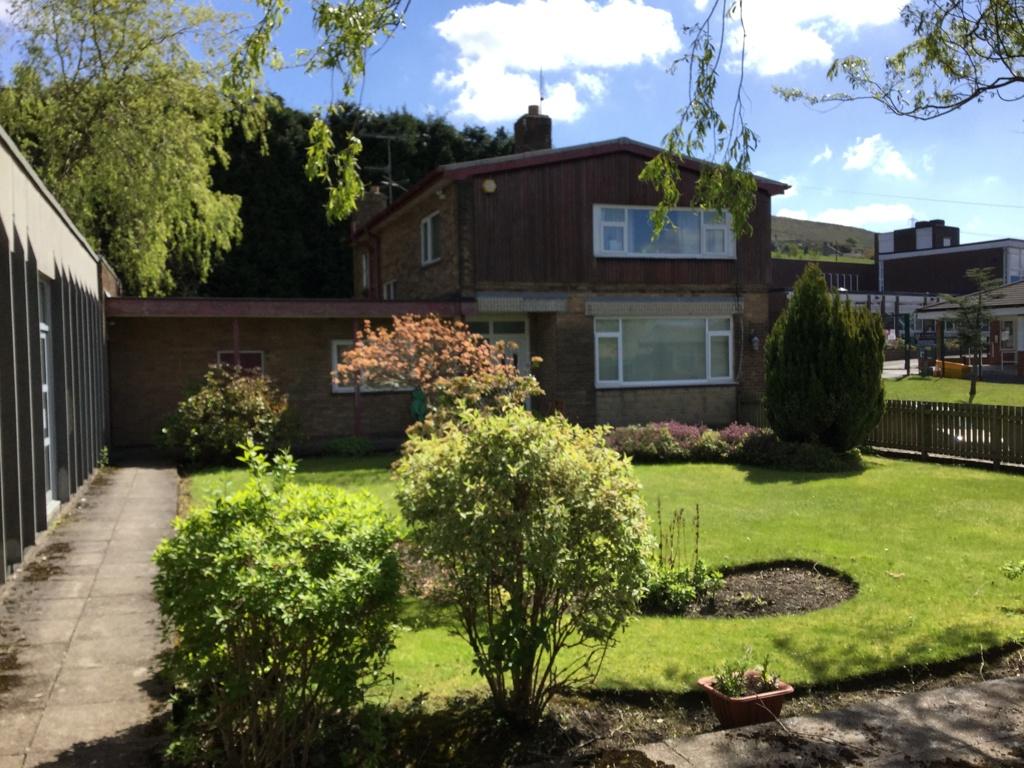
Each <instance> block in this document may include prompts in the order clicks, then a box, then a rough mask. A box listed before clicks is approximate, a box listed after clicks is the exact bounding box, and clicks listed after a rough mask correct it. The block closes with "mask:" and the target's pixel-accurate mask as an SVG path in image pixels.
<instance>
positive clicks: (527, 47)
mask: <svg viewBox="0 0 1024 768" xmlns="http://www.w3.org/2000/svg"><path fill="white" fill-rule="evenodd" d="M435 29H437V31H438V33H439V34H440V35H441V37H442V38H444V39H445V40H446V41H448V42H449V43H452V44H454V45H455V46H457V47H458V50H459V53H458V58H457V60H456V66H455V69H454V70H451V71H442V72H438V73H437V74H436V75H435V76H434V84H435V85H436V86H438V87H441V88H445V89H448V90H452V91H455V92H456V95H455V112H456V114H459V115H464V116H467V117H473V118H476V119H478V120H482V121H484V122H497V121H500V120H508V119H512V118H514V117H517V116H519V115H521V114H522V113H523V111H524V110H525V109H526V107H527V105H529V104H536V103H537V97H538V94H539V84H538V80H537V78H538V74H539V72H540V71H541V70H543V71H544V90H545V99H544V112H545V113H546V114H548V115H550V116H551V117H552V118H554V119H556V120H566V121H569V122H571V121H573V120H577V119H579V118H580V117H581V116H582V115H583V113H584V112H586V110H587V107H588V105H589V103H591V102H594V101H599V100H600V99H601V98H602V97H603V96H604V93H605V90H606V88H607V86H606V83H605V80H604V78H603V74H604V73H606V72H607V71H608V70H611V69H618V68H621V67H626V66H632V65H637V64H643V63H645V62H651V63H663V62H664V61H665V59H666V57H667V56H669V55H670V54H672V53H674V52H676V51H678V50H679V49H680V47H681V45H682V43H681V42H680V40H679V35H678V34H677V33H676V28H675V22H674V21H673V20H672V14H671V13H669V12H668V11H665V10H661V9H658V8H652V7H650V6H648V5H646V4H645V2H644V0H607V2H594V1H593V0H519V2H501V1H497V2H490V3H486V4H481V5H465V6H462V7H460V8H456V9H455V10H453V11H452V12H451V13H449V14H448V16H447V17H446V18H445V19H444V20H443V21H441V22H439V23H438V24H436V25H435Z"/></svg>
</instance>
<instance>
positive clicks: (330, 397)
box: [108, 317, 410, 450]
mask: <svg viewBox="0 0 1024 768" xmlns="http://www.w3.org/2000/svg"><path fill="white" fill-rule="evenodd" d="M238 330H239V349H241V350H253V351H256V350H258V351H262V352H263V361H264V372H265V373H266V374H268V375H269V376H270V377H271V378H273V379H274V381H275V383H276V384H277V386H278V387H279V388H280V389H281V390H282V391H283V392H285V393H287V395H288V403H289V410H290V411H291V412H292V413H293V414H294V416H295V417H296V418H297V419H298V422H299V429H300V435H301V439H302V441H301V443H300V444H298V445H297V446H296V448H297V449H298V450H313V449H316V448H318V447H322V446H323V445H324V444H325V443H327V442H328V441H329V440H330V439H332V438H334V437H337V436H340V435H351V434H353V432H354V431H355V420H356V410H355V399H356V398H355V396H354V395H352V394H336V393H333V392H332V391H331V381H330V371H331V351H332V348H331V342H332V340H334V339H351V338H352V337H353V321H352V320H350V319H345V318H342V319H289V318H243V319H240V320H238ZM108 332H109V338H110V403H111V439H112V447H115V448H125V447H132V446H145V445H153V444H154V442H155V440H156V436H157V435H158V434H159V431H160V428H161V427H162V426H163V424H164V423H166V421H167V419H168V418H169V417H170V416H171V414H172V413H173V412H174V408H175V406H176V405H177V403H178V402H179V401H180V400H181V399H182V398H183V397H184V396H185V395H186V394H187V393H189V392H191V391H193V390H194V389H195V388H196V387H198V386H199V384H200V382H201V380H202V377H203V375H204V373H205V372H206V370H207V367H208V366H210V365H212V364H214V363H216V361H217V352H218V351H221V350H224V351H226V350H232V349H234V328H233V322H232V320H231V319H229V318H183V317H173V318H166V317H165V318H146V317H117V318H113V319H111V320H109V321H108ZM359 399H360V410H361V413H362V418H361V431H362V434H364V435H366V436H367V437H371V438H373V437H376V438H386V437H388V438H389V437H394V436H397V435H401V434H402V432H403V430H404V429H405V427H406V426H408V424H409V423H410V411H409V405H410V395H409V394H408V393H394V394H392V393H361V394H360V395H359Z"/></svg>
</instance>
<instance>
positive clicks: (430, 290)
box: [354, 184, 465, 301]
mask: <svg viewBox="0 0 1024 768" xmlns="http://www.w3.org/2000/svg"><path fill="white" fill-rule="evenodd" d="M458 210H459V190H458V188H457V186H456V185H453V184H448V185H444V186H439V187H438V188H437V189H436V190H434V191H431V192H428V193H426V194H425V195H423V197H422V199H419V200H416V201H415V202H413V203H412V204H410V205H409V206H407V207H405V208H403V209H402V210H401V211H400V212H399V213H397V214H396V215H395V216H394V218H393V219H392V220H390V221H389V223H388V226H387V227H386V228H382V229H381V231H380V232H379V233H378V234H377V235H376V236H375V237H372V238H368V241H369V242H368V244H367V243H365V242H364V243H363V244H362V245H361V246H360V247H359V249H358V252H357V255H356V264H355V269H354V276H355V277H354V279H355V289H356V293H355V295H357V296H360V295H363V294H362V285H363V282H362V281H363V276H362V266H363V259H362V257H361V254H362V253H363V252H364V251H368V252H369V253H370V265H371V267H370V269H371V280H370V285H371V288H370V293H369V296H370V298H375V299H381V298H383V290H384V284H385V283H387V282H389V281H391V280H394V281H396V298H397V299H399V300H403V301H419V300H445V299H450V298H457V297H459V296H460V294H461V287H462V285H463V279H464V276H463V274H462V262H463V261H464V257H465V251H464V249H462V248H461V247H460V226H462V225H461V222H460V219H459V217H458V216H457V211H458ZM433 213H438V214H440V220H439V221H440V227H441V258H440V259H439V260H438V261H436V262H434V263H432V264H428V265H423V264H421V263H420V224H421V222H422V221H423V219H424V218H425V217H427V216H430V215H431V214H433Z"/></svg>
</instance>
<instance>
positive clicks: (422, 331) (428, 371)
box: [332, 315, 543, 410]
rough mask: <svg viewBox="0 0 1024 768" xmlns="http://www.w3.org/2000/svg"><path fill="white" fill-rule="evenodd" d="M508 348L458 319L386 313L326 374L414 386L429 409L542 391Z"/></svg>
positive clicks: (353, 380) (374, 383)
mask: <svg viewBox="0 0 1024 768" xmlns="http://www.w3.org/2000/svg"><path fill="white" fill-rule="evenodd" d="M514 351H515V350H514V347H513V346H511V345H509V346H506V345H505V343H504V342H496V343H494V344H492V343H490V342H488V341H487V340H486V339H484V338H483V337H482V336H480V335H478V334H475V333H472V332H471V331H470V330H469V326H467V325H466V324H465V323H463V322H461V321H459V320H442V319H441V318H439V317H437V316H436V315H427V316H425V317H421V316H418V315H402V316H399V317H394V318H392V323H391V326H390V327H377V328H374V327H373V326H371V324H370V322H369V321H367V322H366V325H365V326H364V328H363V330H361V331H359V332H358V333H357V334H356V339H355V344H354V345H353V346H352V348H351V349H349V350H348V351H346V352H345V355H344V357H343V358H342V362H341V363H340V364H339V365H338V367H337V370H336V371H334V372H333V373H332V376H333V378H334V380H335V382H336V383H339V384H345V385H354V384H356V383H358V384H361V385H369V386H373V387H380V388H389V387H390V388H412V389H419V390H421V391H422V392H423V394H424V396H425V397H426V400H427V405H428V407H429V408H430V409H432V410H434V409H437V408H438V407H440V406H445V405H451V404H453V403H454V402H456V401H461V402H465V403H467V404H469V405H481V404H488V403H490V402H493V401H495V400H497V399H500V398H508V399H510V400H512V401H518V402H523V401H524V400H525V399H526V398H527V397H529V396H530V395H540V394H543V392H542V390H541V389H540V386H539V385H538V384H537V380H536V379H534V378H533V376H522V375H520V373H519V370H518V369H517V368H516V365H515V362H514V360H513V353H514ZM538 360H539V358H538Z"/></svg>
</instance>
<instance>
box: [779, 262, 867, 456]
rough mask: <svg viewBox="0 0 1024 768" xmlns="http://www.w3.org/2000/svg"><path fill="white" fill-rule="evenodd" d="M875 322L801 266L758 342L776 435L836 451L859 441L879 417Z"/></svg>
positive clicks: (812, 270) (818, 273) (817, 274)
mask: <svg viewBox="0 0 1024 768" xmlns="http://www.w3.org/2000/svg"><path fill="white" fill-rule="evenodd" d="M884 345H885V333H884V331H883V329H882V322H881V319H880V318H879V317H878V316H877V315H874V314H872V313H871V312H869V311H868V310H867V309H866V308H864V307H853V306H852V305H850V304H849V302H847V301H844V300H843V299H842V298H841V297H840V296H838V295H836V294H833V293H830V292H829V289H828V286H827V285H826V283H825V277H824V275H823V274H822V273H821V270H820V269H819V268H818V266H817V265H816V264H810V265H808V267H807V269H806V270H804V274H803V275H802V276H801V277H800V279H799V280H797V282H796V285H795V286H794V287H793V297H792V298H791V299H790V301H789V303H788V304H787V305H786V308H785V309H784V310H783V312H782V314H781V315H780V316H779V319H778V320H777V321H776V322H775V325H774V327H773V328H772V330H771V333H770V334H769V335H768V341H767V342H766V344H765V377H766V391H765V410H766V411H767V415H768V423H769V424H770V425H771V427H772V429H773V430H775V432H776V434H778V435H779V437H780V438H782V439H783V440H789V441H794V442H817V443H822V444H823V445H827V446H828V447H830V448H832V449H834V450H836V451H848V450H850V449H851V448H854V447H856V446H858V445H860V444H861V443H862V442H863V441H864V439H865V438H866V437H867V436H868V434H869V433H870V432H871V430H872V429H874V427H875V425H876V424H877V423H878V420H879V419H880V418H881V416H882V409H883V408H884V405H885V400H884V394H883V391H882V351H883V348H884Z"/></svg>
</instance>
